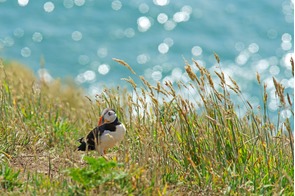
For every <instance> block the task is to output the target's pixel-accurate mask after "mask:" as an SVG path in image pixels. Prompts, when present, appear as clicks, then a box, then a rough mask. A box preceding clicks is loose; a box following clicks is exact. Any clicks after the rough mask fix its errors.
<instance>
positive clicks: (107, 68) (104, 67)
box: [97, 64, 110, 75]
mask: <svg viewBox="0 0 295 196" xmlns="http://www.w3.org/2000/svg"><path fill="white" fill-rule="evenodd" d="M97 71H98V73H100V74H101V75H106V74H107V73H109V71H110V66H109V65H107V64H101V65H100V66H99V67H98V69H97Z"/></svg>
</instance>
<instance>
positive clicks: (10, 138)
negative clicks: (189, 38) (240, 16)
mask: <svg viewBox="0 0 295 196" xmlns="http://www.w3.org/2000/svg"><path fill="white" fill-rule="evenodd" d="M215 57H216V60H217V62H218V63H220V62H219V61H220V60H219V57H218V56H217V55H215ZM114 60H115V61H116V62H118V63H119V64H122V65H123V66H125V67H126V68H128V69H129V70H130V71H131V76H132V77H133V78H132V77H129V78H125V79H123V80H124V81H126V82H127V83H130V85H131V88H133V90H130V91H127V90H125V89H121V88H120V87H118V88H113V89H105V90H104V91H103V92H102V93H101V94H98V95H97V96H96V97H95V98H89V97H85V96H84V95H83V91H82V90H79V89H78V88H75V87H74V86H73V85H63V84H61V82H60V81H57V80H56V81H54V82H52V83H50V84H47V83H46V82H44V81H43V79H42V78H41V79H36V78H35V76H34V75H33V74H32V73H31V72H30V71H29V70H27V69H25V68H24V67H23V66H20V65H17V63H14V62H10V63H1V65H0V66H1V68H0V101H1V103H0V136H1V142H0V162H1V165H2V166H1V168H0V169H1V171H0V194H8V195H20V194H28V195H41V194H46V195H53V194H54V195H97V194H100V195H113V194H122V195H198V194H203V195H222V194H224V195H293V194H294V192H293V190H294V180H293V179H294V167H293V164H294V154H293V149H294V147H293V144H294V139H293V129H292V127H291V124H292V122H293V116H294V113H293V105H292V104H293V102H292V101H293V97H292V96H291V95H289V94H286V93H285V92H284V87H283V86H282V85H281V84H280V83H279V82H278V81H277V80H276V79H275V78H274V79H273V82H274V85H275V88H276V95H277V98H278V103H279V104H280V107H279V109H278V114H277V121H276V122H272V121H271V120H270V118H269V116H268V109H267V107H266V106H267V103H268V94H267V86H266V85H265V84H262V83H261V81H260V76H259V74H257V83H258V84H259V85H260V86H261V90H262V92H263V93H262V95H261V103H262V106H261V107H260V109H258V110H257V109H256V108H253V106H252V105H251V103H250V102H249V101H247V100H245V99H244V97H243V93H242V92H241V90H240V88H239V86H238V84H237V83H236V82H235V81H234V80H233V79H231V78H229V81H230V82H227V81H228V80H227V76H226V75H225V74H224V73H223V72H222V69H221V68H219V69H216V71H215V72H214V73H209V71H208V70H207V69H206V68H204V67H202V66H201V65H199V64H198V63H197V62H196V61H193V63H192V65H190V64H189V63H188V62H185V70H186V73H187V74H188V76H189V78H190V79H191V81H190V82H188V83H182V82H178V83H177V84H176V85H175V84H172V83H170V82H166V83H165V84H160V83H157V84H156V85H151V84H150V83H149V82H148V81H146V80H145V79H144V78H143V77H141V76H137V75H136V73H135V72H134V71H133V69H132V68H131V67H130V66H129V65H128V64H127V63H126V62H124V61H122V60H119V59H114ZM291 61H292V60H291ZM291 64H292V68H293V69H294V63H293V61H292V62H291ZM195 70H197V71H195ZM213 78H218V80H219V82H218V83H216V82H213V81H216V80H213ZM134 80H140V81H141V84H136V83H135V82H134ZM188 89H189V92H190V93H189V94H188V95H187V96H186V95H185V94H184V93H183V92H185V91H186V90H188ZM233 97H235V98H233ZM235 99H240V100H241V101H242V103H243V105H242V106H238V105H236V104H235V101H234V100H235ZM105 107H112V108H114V109H116V111H117V113H118V116H119V118H120V120H121V121H122V122H123V123H124V124H125V126H126V128H127V135H126V137H125V139H124V141H123V142H122V143H121V144H120V145H119V146H118V147H116V148H114V149H111V150H110V151H109V154H108V155H107V158H108V161H106V160H105V159H103V158H101V157H99V156H98V153H96V152H89V153H87V154H86V155H85V157H84V153H81V152H76V151H75V148H76V146H77V145H78V143H77V141H76V139H77V138H79V137H80V136H81V135H86V134H87V132H88V131H89V130H90V129H91V128H93V127H94V126H95V125H96V123H97V119H98V116H99V114H100V112H101V111H102V110H103V108H105ZM241 107H244V108H246V113H245V115H243V116H240V115H239V113H240V109H239V108H241ZM285 109H288V110H290V111H291V112H292V117H291V118H290V119H281V118H280V112H281V111H282V110H285ZM83 157H84V158H83Z"/></svg>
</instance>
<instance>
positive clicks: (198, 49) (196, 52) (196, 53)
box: [192, 46, 203, 56]
mask: <svg viewBox="0 0 295 196" xmlns="http://www.w3.org/2000/svg"><path fill="white" fill-rule="evenodd" d="M202 52H203V50H202V48H201V47H200V46H194V47H193V48H192V54H193V55H194V56H200V55H201V54H202Z"/></svg>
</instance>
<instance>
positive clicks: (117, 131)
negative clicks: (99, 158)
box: [78, 108, 126, 155]
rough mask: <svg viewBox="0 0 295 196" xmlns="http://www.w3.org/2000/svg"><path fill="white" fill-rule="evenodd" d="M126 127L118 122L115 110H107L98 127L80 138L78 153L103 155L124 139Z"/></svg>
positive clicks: (104, 111) (103, 113)
mask: <svg viewBox="0 0 295 196" xmlns="http://www.w3.org/2000/svg"><path fill="white" fill-rule="evenodd" d="M125 133H126V128H125V126H124V125H123V124H122V123H121V122H120V121H119V120H118V117H117V115H116V112H115V110H113V109H110V108H106V109H104V110H103V112H102V115H101V117H100V118H99V122H98V126H97V127H95V128H94V129H93V130H92V131H90V132H89V133H88V135H87V136H86V139H85V138H83V137H82V138H80V139H79V140H78V141H79V142H80V143H81V144H80V146H79V147H78V151H87V150H97V151H98V152H99V153H100V154H101V155H104V154H105V153H106V150H107V149H109V148H112V147H114V146H115V145H116V144H118V143H120V142H121V141H122V140H123V139H124V135H125Z"/></svg>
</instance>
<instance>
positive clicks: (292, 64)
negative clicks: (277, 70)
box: [290, 57, 294, 77]
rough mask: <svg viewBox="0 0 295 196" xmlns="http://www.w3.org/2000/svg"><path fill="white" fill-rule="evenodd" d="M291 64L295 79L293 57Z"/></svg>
mask: <svg viewBox="0 0 295 196" xmlns="http://www.w3.org/2000/svg"><path fill="white" fill-rule="evenodd" d="M290 62H291V67H292V75H293V77H294V60H293V58H292V57H291V59H290Z"/></svg>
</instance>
